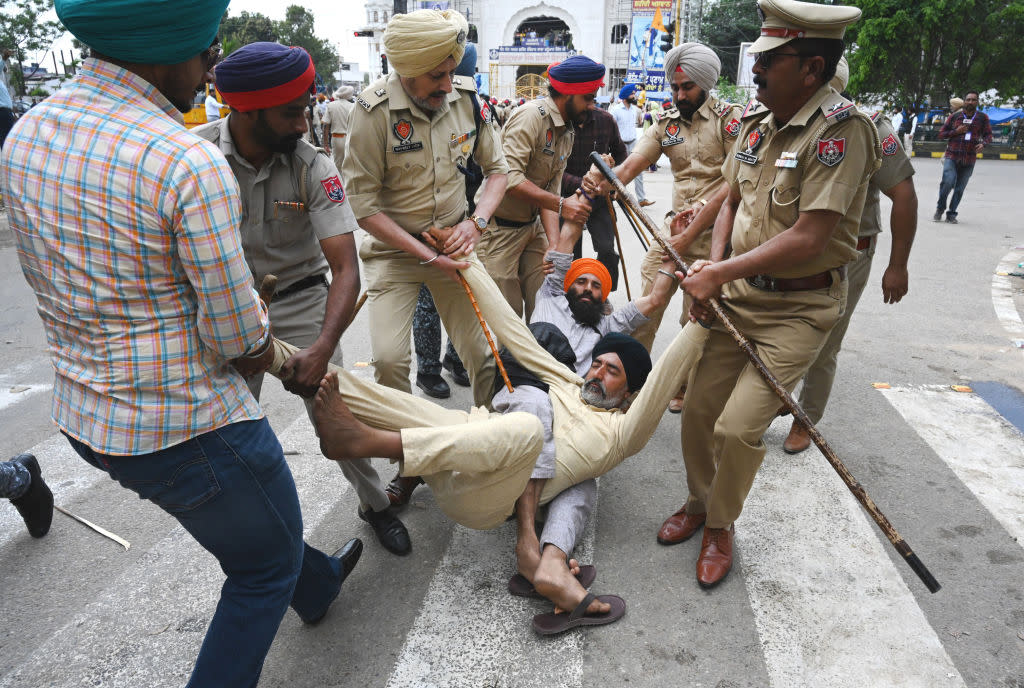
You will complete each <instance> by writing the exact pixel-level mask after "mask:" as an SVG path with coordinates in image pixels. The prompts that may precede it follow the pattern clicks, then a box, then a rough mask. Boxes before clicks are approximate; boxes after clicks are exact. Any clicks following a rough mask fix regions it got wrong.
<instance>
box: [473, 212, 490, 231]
mask: <svg viewBox="0 0 1024 688" xmlns="http://www.w3.org/2000/svg"><path fill="white" fill-rule="evenodd" d="M469 219H470V220H472V221H473V224H475V225H476V228H477V229H479V230H480V232H481V233H483V232H485V231H487V220H485V219H484V218H482V217H480V216H479V215H470V217H469Z"/></svg>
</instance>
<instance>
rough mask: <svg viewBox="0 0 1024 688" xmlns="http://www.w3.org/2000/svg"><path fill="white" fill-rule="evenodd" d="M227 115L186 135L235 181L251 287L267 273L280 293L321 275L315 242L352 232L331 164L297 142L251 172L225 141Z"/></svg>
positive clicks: (324, 262) (319, 252)
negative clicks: (206, 147)
mask: <svg viewBox="0 0 1024 688" xmlns="http://www.w3.org/2000/svg"><path fill="white" fill-rule="evenodd" d="M233 116H234V115H229V116H228V117H226V118H224V119H221V120H217V121H216V122H211V123H209V124H204V125H202V126H200V127H196V128H195V129H193V130H192V131H193V132H194V133H196V134H198V135H199V136H201V137H203V138H204V139H206V140H207V141H212V142H213V143H214V144H216V145H217V146H218V147H219V148H220V151H221V153H223V154H224V157H225V158H227V160H228V163H229V164H230V165H231V171H232V172H234V173H235V178H236V179H237V180H238V188H239V191H241V196H242V211H243V213H244V216H243V220H242V226H241V228H240V231H241V234H242V248H243V249H244V250H245V260H246V262H247V263H248V264H249V270H250V272H252V274H253V277H254V278H255V279H256V283H257V284H259V283H260V281H261V280H262V279H263V276H264V275H266V274H268V273H273V274H275V275H277V278H278V289H284V288H286V287H288V286H289V285H291V284H293V283H295V282H297V281H299V280H301V279H305V278H306V277H309V276H311V275H317V274H322V273H325V272H327V270H328V268H329V265H328V263H327V259H326V258H325V257H324V252H323V250H322V249H321V248H320V242H321V241H322V240H324V239H329V238H330V237H333V236H338V235H340V234H347V233H349V232H351V231H353V230H355V229H356V228H358V225H357V224H356V218H355V216H354V215H353V214H352V208H351V206H350V204H349V203H348V200H347V199H346V197H345V190H344V188H342V185H341V180H340V179H339V178H338V170H337V168H336V167H335V166H334V163H333V162H332V161H331V159H330V158H329V157H327V156H326V155H321V154H318V153H317V149H316V148H314V147H313V146H311V145H310V144H308V143H306V142H305V141H302V140H300V141H298V145H297V146H296V148H295V152H294V153H292V154H290V155H289V154H285V153H275V154H274V155H273V156H272V157H271V158H270V159H269V160H268V161H267V162H266V163H264V164H263V166H262V167H260V169H258V170H257V169H256V168H255V167H253V166H252V165H251V164H250V163H249V161H247V160H246V159H245V158H243V157H242V156H241V155H240V154H239V153H238V151H237V149H236V148H235V144H234V141H232V140H231V130H230V129H229V127H228V124H229V122H230V121H231V117H233ZM303 189H305V190H304V191H303ZM279 202H284V203H283V204H282V203H279ZM300 203H301V204H302V206H304V207H303V208H302V209H299V208H298V205H297V204H300Z"/></svg>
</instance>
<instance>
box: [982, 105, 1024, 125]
mask: <svg viewBox="0 0 1024 688" xmlns="http://www.w3.org/2000/svg"><path fill="white" fill-rule="evenodd" d="M981 111H982V112H984V113H985V114H986V115H988V119H989V122H990V123H991V124H1003V123H1005V122H1009V121H1010V120H1014V119H1017V118H1019V117H1024V110H1011V109H1009V108H997V107H987V108H981Z"/></svg>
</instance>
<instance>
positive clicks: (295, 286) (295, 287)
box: [274, 273, 327, 301]
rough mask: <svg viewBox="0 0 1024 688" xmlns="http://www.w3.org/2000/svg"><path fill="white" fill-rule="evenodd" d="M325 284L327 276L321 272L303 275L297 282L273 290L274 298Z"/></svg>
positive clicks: (281, 297) (280, 297)
mask: <svg viewBox="0 0 1024 688" xmlns="http://www.w3.org/2000/svg"><path fill="white" fill-rule="evenodd" d="M321 284H322V285H324V286H325V287H326V286H327V277H325V276H324V274H323V273H320V274H319V275H310V276H309V277H303V278H302V279H300V280H299V281H298V282H292V283H291V284H289V285H288V286H287V287H285V288H284V289H278V290H277V291H275V292H274V300H275V301H276V300H277V299H283V298H284V297H286V296H291V295H292V294H297V293H298V292H300V291H302V290H303V289H309V288H310V287H316V286H319V285H321Z"/></svg>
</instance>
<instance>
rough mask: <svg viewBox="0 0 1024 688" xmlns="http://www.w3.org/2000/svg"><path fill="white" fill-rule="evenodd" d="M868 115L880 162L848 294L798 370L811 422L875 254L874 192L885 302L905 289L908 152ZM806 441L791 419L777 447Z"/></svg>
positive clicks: (845, 72) (793, 450) (888, 127)
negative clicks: (885, 261) (885, 211)
mask: <svg viewBox="0 0 1024 688" xmlns="http://www.w3.org/2000/svg"><path fill="white" fill-rule="evenodd" d="M849 77H850V68H849V65H847V64H846V58H843V59H842V60H840V61H839V68H838V69H837V70H836V76H835V78H834V79H832V88H834V89H835V90H837V91H845V90H846V83H847V82H848V81H849ZM871 121H872V122H874V123H875V127H876V128H877V129H878V138H879V140H880V141H881V142H882V166H881V167H879V168H878V171H877V172H875V174H874V176H873V177H871V183H870V184H869V185H868V197H867V200H866V201H865V202H864V212H863V213H861V219H860V232H859V233H858V234H857V258H856V259H854V261H853V262H852V263H850V264H848V265H847V266H846V277H847V281H848V283H849V285H850V286H849V294H848V295H847V297H846V310H845V311H844V312H843V315H842V316H841V317H840V318H839V322H837V323H836V326H835V327H833V328H832V331H831V332H829V335H828V337H827V338H826V339H825V343H824V344H823V345H822V347H821V351H819V352H818V356H817V358H815V359H814V363H812V364H811V367H810V368H808V369H807V374H806V375H804V384H803V387H801V388H800V406H801V408H803V410H804V411H806V412H807V415H808V417H809V418H810V419H811V422H812V423H814V424H815V425H817V423H818V421H820V420H821V417H822V415H824V413H825V405H826V404H827V403H828V397H829V394H830V393H831V392H832V382H833V380H834V379H835V376H836V359H837V357H838V355H839V348H840V347H841V346H842V343H843V337H844V336H846V329H847V328H848V327H849V325H850V318H851V317H852V316H853V310H854V309H855V308H856V307H857V302H858V301H860V295H861V294H862V293H863V292H864V287H865V286H866V285H867V283H868V275H870V274H871V259H872V258H873V257H874V255H875V244H876V243H877V237H878V235H879V234H880V233H881V232H882V208H881V204H880V202H879V192H881V193H884V194H885V195H886V196H888V197H889V198H890V199H891V200H892V212H891V214H890V215H889V225H890V227H891V229H892V248H891V250H890V252H889V265H888V266H887V267H886V269H885V274H884V275H882V298H883V300H884V301H885V303H898V302H899V300H900V299H902V298H903V296H904V294H906V293H907V283H908V274H907V261H908V260H910V247H911V246H912V245H913V243H914V234H915V233H916V232H917V193H916V192H915V191H914V180H913V179H912V178H911V177H913V175H914V167H913V165H911V164H910V157H909V156H908V155H907V154H906V152H905V151H904V150H903V146H902V145H901V143H900V140H899V135H898V134H897V133H896V131H895V130H894V129H893V127H892V123H891V122H890V121H889V120H888V118H887V117H886V116H885V115H883V114H882V113H881V112H876V113H875V114H873V115H871ZM809 446H811V438H810V436H809V435H808V434H807V431H806V430H805V429H804V427H803V426H802V425H800V424H799V423H797V422H796V421H794V422H793V426H792V427H791V428H790V430H789V436H788V437H786V439H785V441H784V442H783V443H782V449H783V451H785V452H786V453H788V454H797V453H799V452H802V451H803V450H805V449H807V448H808V447H809Z"/></svg>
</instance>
